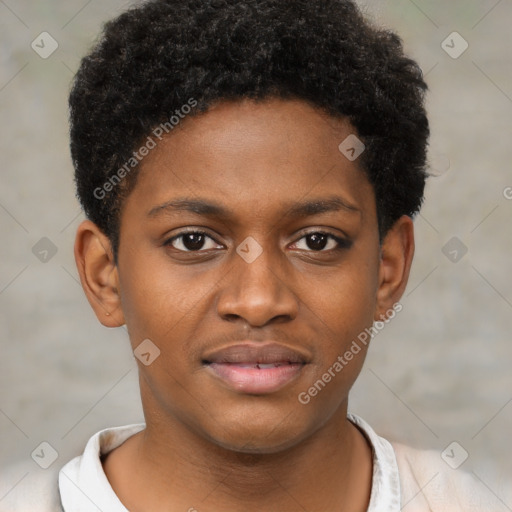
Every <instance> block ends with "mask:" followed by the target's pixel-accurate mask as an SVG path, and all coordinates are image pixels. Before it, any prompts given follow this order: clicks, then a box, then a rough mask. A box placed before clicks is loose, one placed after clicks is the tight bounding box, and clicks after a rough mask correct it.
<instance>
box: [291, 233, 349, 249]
mask: <svg viewBox="0 0 512 512" xmlns="http://www.w3.org/2000/svg"><path fill="white" fill-rule="evenodd" d="M301 240H305V241H306V242H305V244H304V245H305V246H306V247H305V248H304V247H302V248H301V247H299V249H304V250H307V251H313V252H328V251H330V250H340V249H348V248H349V247H350V246H351V242H350V241H349V240H346V239H343V238H340V237H338V236H335V235H333V234H331V233H324V232H322V231H315V232H312V233H308V234H306V235H305V236H303V237H302V238H301V239H300V240H299V242H300V241H301ZM299 242H296V243H295V245H298V244H299Z"/></svg>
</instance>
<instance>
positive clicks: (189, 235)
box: [164, 231, 222, 252]
mask: <svg viewBox="0 0 512 512" xmlns="http://www.w3.org/2000/svg"><path fill="white" fill-rule="evenodd" d="M207 239H209V240H211V241H212V242H214V243H217V242H216V241H215V240H214V239H213V238H212V237H211V236H210V235H208V233H206V232H204V231H182V232H181V233H178V234H177V235H175V236H173V237H172V238H169V240H166V242H165V243H164V245H165V246H171V247H172V248H173V249H176V250H178V251H181V252H202V251H201V249H202V248H203V246H204V244H205V242H206V241H207ZM175 242H177V243H176V244H175ZM176 246H178V247H176ZM221 248H222V246H221ZM209 249H215V247H207V248H206V249H204V250H209Z"/></svg>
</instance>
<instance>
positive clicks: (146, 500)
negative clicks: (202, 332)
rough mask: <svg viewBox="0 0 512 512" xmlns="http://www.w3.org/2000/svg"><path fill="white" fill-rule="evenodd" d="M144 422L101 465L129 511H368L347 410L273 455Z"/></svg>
mask: <svg viewBox="0 0 512 512" xmlns="http://www.w3.org/2000/svg"><path fill="white" fill-rule="evenodd" d="M146 418H147V419H148V421H147V424H148V427H147V428H146V429H145V430H144V431H142V432H140V433H139V434H137V435H136V436H133V437H132V438H130V439H129V440H128V441H127V442H126V443H124V444H123V445H121V447H119V448H118V449H117V450H115V451H114V452H112V456H110V457H108V458H107V460H106V461H105V464H104V466H105V472H106V473H107V477H108V478H109V480H110V481H111V484H112V487H113V488H114V491H115V492H116V493H117V494H118V496H119V498H120V499H121V501H123V503H124V504H125V506H127V508H129V510H134V511H139V510H140V511H144V510H157V509H166V510H173V511H174V510H192V511H193V510H195V509H196V510H197V511H198V512H201V511H202V510H206V509H207V510H208V511H211V512H214V511H215V512H216V511H221V510H244V511H246V512H252V511H254V512H256V511H258V512H259V511H261V510H280V511H282V512H287V511H296V510H300V509H305V510H308V511H311V512H316V511H324V510H333V511H335V510H343V511H344V512H345V511H346V512H363V511H365V510H367V507H368V501H369V497H370V489H371V478H372V477H371V475H372V454H371V449H370V447H369V445H368V443H367V441H366V439H365V438H364V436H363V435H362V433H361V432H359V430H358V429H357V428H356V427H355V426H354V425H352V424H351V423H350V422H349V421H348V420H347V418H346V404H345V406H344V407H340V410H339V411H338V412H337V413H336V414H335V415H334V416H333V417H332V418H331V419H330V420H329V421H328V422H327V424H325V425H324V426H323V427H322V428H321V429H319V430H318V431H317V432H315V433H313V434H311V435H309V436H307V437H306V438H305V439H303V440H302V441H299V442H297V443H296V444H295V445H294V446H292V447H290V448H288V449H286V450H282V451H279V452H276V453H241V452H239V451H234V450H229V449H226V448H223V447H221V446H218V445H217V444H215V443H213V442H212V441H210V440H207V439H204V438H203V437H201V436H199V435H197V434H195V433H194V432H191V430H190V429H188V428H187V427H186V426H185V425H184V424H183V423H181V422H178V421H175V422H173V423H172V424H169V422H168V418H165V419H166V421H165V422H164V421H163V419H162V417H161V416H160V417H159V418H158V417H153V418H148V416H146ZM159 420H160V421H159ZM123 447H124V448H123ZM116 453H117V455H116ZM130 468H135V473H136V478H133V477H130V475H129V473H130V471H131V470H130ZM132 476H133V475H132ZM134 482H135V484H134ZM150 502H151V503H150ZM164 505H165V506H164Z"/></svg>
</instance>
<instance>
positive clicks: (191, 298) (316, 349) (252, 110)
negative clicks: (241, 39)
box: [75, 99, 414, 512]
mask: <svg viewBox="0 0 512 512" xmlns="http://www.w3.org/2000/svg"><path fill="white" fill-rule="evenodd" d="M353 133H354V134H355V133H356V131H355V129H354V128H353V127H352V126H351V125H350V124H349V122H348V121H346V120H342V119H334V118H332V117H330V116H328V115H327V114H325V113H323V112H321V111H320V110H318V109H316V108H313V107H312V106H310V105H308V104H306V103H305V102H302V101H298V100H287V101H285V100H280V99H270V100H266V101H264V102H260V103H255V102H252V101H249V100H247V101H241V102H221V103H219V104H217V105H216V106H215V107H212V108H211V109H210V110H209V111H208V112H206V113H205V114H202V115H200V116H195V117H190V118H188V119H185V120H184V121H183V122H182V123H181V125H180V126H179V127H178V128H177V129H176V130H174V131H173V132H172V133H171V134H170V135H168V136H167V138H165V139H164V140H163V141H162V142H161V143H159V145H158V146H157V148H155V149H154V150H153V151H152V152H151V153H150V154H149V155H148V156H147V157H146V158H145V159H144V160H143V162H142V163H141V170H140V174H139V177H138V181H137V184H136V186H135V188H134V190H133V191H132V192H131V194H130V196H129V197H128V198H127V200H126V202H125V204H124V206H123V210H122V213H121V229H120V245H119V258H118V264H117V265H116V264H115V262H114V259H113V256H112V248H111V246H110V242H109V240H108V239H107V238H106V237H105V235H104V234H103V233H102V232H101V231H100V230H99V229H98V228H97V226H96V225H95V224H93V223H92V222H90V221H84V222H83V223H82V224H81V225H80V226H79V228H78V231H77V236H76V244H75V257H76V261H77V266H78V270H79V273H80V278H81V282H82V285H83V288H84V290H85V293H86V295H87V297H88V300H89V302H90V304H91V306H92V307H93V309H94V311H95V313H96V315H97V317H98V319H99V321H100V322H101V323H102V324H103V325H105V326H108V327H117V326H120V325H122V324H124V323H126V325H127V328H128V332H129V335H130V340H131V344H132V348H133V349H135V348H136V347H137V346H138V345H139V344H140V343H141V342H142V341H143V340H145V339H147V338H149V339H150V340H152V342H153V343H154V344H155V345H156V346H157V347H158V348H159V349H160V356H159V357H158V358H157V359H155V360H154V362H152V363H151V364H150V365H148V366H145V365H143V364H142V363H141V362H140V361H138V360H137V363H138V366H139V376H140V389H141V397H142V404H143V408H144V414H145V419H146V424H147V428H146V429H145V430H143V431H142V432H141V433H139V434H137V435H135V436H133V437H131V438H130V439H129V440H128V441H126V442H125V443H124V444H122V445H121V446H120V447H118V448H117V449H115V450H113V451H112V452H111V453H110V454H109V455H108V456H107V457H106V458H105V460H104V461H103V465H104V469H105V473H106V475H107V477H108V479H109V481H110V483H111V485H112V487H113V489H114V491H115V492H116V494H117V495H118V496H119V499H120V500H121V501H122V502H123V504H124V505H125V506H126V507H127V508H128V509H129V510H130V511H134V512H138V511H151V510H169V511H186V510H189V509H191V508H195V509H196V510H198V511H199V512H201V511H203V510H207V511H209V512H217V511H226V510H228V511H239V510H244V511H246V512H252V511H258V512H259V511H261V510H279V511H283V512H286V511H294V512H295V511H297V510H307V511H310V512H316V511H318V512H320V511H325V510H343V511H345V512H362V511H364V510H366V509H367V507H368V502H369V498H370V491H371V480H372V454H371V449H370V447H369V445H368V443H367V441H366V438H365V437H364V436H363V435H362V433H361V432H360V431H359V430H358V429H357V428H356V427H355V426H354V425H353V424H352V423H350V422H349V421H348V420H347V418H346V415H347V403H348V395H349V390H350V388H351V387H352V385H353V383H354V381H355V380H356V378H357V376H358V375H359V373H360V370H361V367H362V364H363V362H364V358H365V356H366V349H365V348H364V347H363V350H361V352H359V354H357V355H356V356H354V358H353V360H352V361H350V363H349V364H348V365H347V366H345V367H344V369H343V371H341V372H339V373H337V374H336V377H335V378H333V379H332V380H331V382H329V383H328V384H327V385H326V386H325V388H324V389H323V390H322V391H321V392H319V393H318V395H317V396H315V397H313V398H312V399H311V401H310V403H308V404H307V405H303V404H301V403H300V402H299V400H298V395H299V393H301V392H304V391H307V390H308V388H310V387H311V386H312V385H313V383H314V382H315V381H317V380H318V379H320V378H321V376H322V374H323V373H324V372H325V371H326V370H327V369H328V368H329V367H331V366H332V365H333V363H334V362H335V361H336V359H337V357H338V356H339V355H342V354H344V353H345V352H346V350H348V348H349V347H350V346H351V344H352V341H353V340H355V339H356V338H357V336H358V334H359V333H361V332H362V331H364V329H365V328H369V327H371V325H372V323H373V321H374V320H380V319H382V316H383V315H385V313H386V312H387V311H389V310H391V308H392V306H393V304H395V303H396V302H398V301H399V299H400V297H401V296H402V294H403V292H404V289H405V286H406V284H407V279H408V276H409V270H410V265H411V261H412V258H413V253H414V236H413V225H412V221H411V219H410V218H409V217H407V216H404V217H402V218H400V219H399V220H398V221H397V222H396V223H395V225H394V226H393V228H392V229H391V230H390V231H389V232H388V233H387V235H386V237H385V239H384V240H383V242H382V244H381V245H380V244H379V236H378V223H377V215H376V204H375V196H374V191H373V187H372V186H371V184H370V182H369V181H368V179H367V177H366V176H365V174H364V172H363V171H362V170H361V168H360V167H359V165H358V161H357V160H356V161H354V162H351V161H349V160H348V159H347V158H345V156H344V155H343V154H341V153H340V151H339V150H338V145H339V144H340V143H341V142H342V141H343V140H344V139H345V138H346V137H347V136H348V135H350V134H353ZM333 196H336V197H338V198H341V199H342V200H343V201H344V202H345V203H346V204H347V205H349V206H350V208H341V209H339V210H337V211H328V212H324V213H318V214H315V215H311V216H303V217H299V216H297V215H289V214H287V212H289V210H290V207H292V206H294V205H296V204H297V203H300V202H304V201H312V200H319V199H325V198H332V197H333ZM183 197H188V198H192V199H203V200H206V201H209V202H214V203H217V204H219V205H222V206H223V207H224V208H226V209H227V210H229V212H230V213H229V215H228V216H227V217H211V216H206V215H200V214H197V213H193V212H189V211H171V210H170V209H160V210H158V213H157V214H155V215H153V216H148V212H150V211H151V210H152V209H154V208H155V207H157V206H159V205H162V204H164V203H166V202H169V201H172V200H176V199H178V198H183ZM184 228H186V229H189V228H191V229H193V230H196V229H200V230H202V231H206V232H207V235H208V236H207V237H205V238H204V239H203V243H202V244H201V243H200V242H201V239H199V243H197V241H196V245H195V246H194V245H191V244H190V243H189V244H188V245H186V243H185V239H184V238H183V237H182V238H178V239H175V240H174V241H173V242H169V243H168V244H167V245H166V241H169V239H170V238H172V237H174V236H176V235H177V234H180V233H182V232H183V229H184ZM318 232H328V233H329V234H330V235H334V236H337V237H340V238H341V239H344V240H348V241H349V242H348V243H347V244H345V245H343V246H342V247H341V248H340V249H339V250H336V247H337V246H338V244H337V243H336V241H335V240H334V239H331V238H326V239H325V241H324V242H323V243H322V241H321V240H320V242H318V240H316V243H315V239H314V237H313V239H312V237H311V236H306V235H312V234H314V233H318ZM249 236H250V237H252V238H254V239H255V240H256V241H257V242H258V244H259V246H260V247H261V249H262V251H263V252H262V253H261V255H260V256H259V257H258V258H257V259H255V260H254V261H253V262H251V263H248V262H247V261H245V260H244V259H243V258H241V257H240V255H239V254H238V253H237V252H236V249H237V247H238V246H240V244H242V242H243V241H244V240H245V239H246V238H247V237H249ZM210 237H211V238H210ZM194 247H196V248H199V251H200V252H198V251H197V250H196V251H195V252H194V251H190V248H192V249H193V248H194ZM187 249H189V252H186V250H187ZM241 340H255V341H258V342H261V341H263V340H275V341H277V342H279V343H282V344H284V345H286V346H288V347H294V348H296V349H298V350H300V351H301V353H303V354H306V355H307V356H308V360H309V363H308V364H306V365H305V366H304V367H303V369H302V370H301V372H300V374H299V375H298V376H297V378H295V379H294V380H292V381H291V382H289V383H288V384H287V385H286V386H285V387H284V388H282V389H280V390H279V391H277V392H275V393H270V394H267V395H254V394H247V393H240V392H237V391H236V390H233V389H232V388H229V387H228V386H226V385H225V384H224V382H222V381H221V380H220V379H218V378H216V377H215V376H214V375H212V373H211V372H210V371H208V369H207V368H206V367H205V366H204V365H203V361H202V358H203V357H204V354H205V353H207V352H208V351H212V350H214V349H216V348H219V347H227V346H229V345H231V344H234V343H235V342H236V341H241Z"/></svg>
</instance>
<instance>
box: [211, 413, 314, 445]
mask: <svg viewBox="0 0 512 512" xmlns="http://www.w3.org/2000/svg"><path fill="white" fill-rule="evenodd" d="M315 426H316V421H315V425H307V424H306V423H305V422H304V419H302V418H298V417H297V416H296V415H293V414H290V415H288V416H287V415H286V414H285V415H283V414H282V413H281V414H280V415H273V416H272V415H270V416H265V415H263V414H254V413H253V414H250V415H246V416H244V417H241V418H240V417H238V418H237V419H236V420H233V421H229V415H226V416H224V417H223V418H222V421H219V422H218V423H217V422H216V423H215V425H213V427H214V430H213V431H210V433H209V434H207V437H208V439H209V440H210V441H211V442H213V443H214V444H216V445H218V446H219V447H221V448H224V449H226V450H229V451H233V452H237V453H245V454H261V455H263V454H273V453H278V452H282V451H284V450H287V449H289V448H292V447H293V446H296V445H298V444H300V443H301V442H302V441H303V440H304V439H306V438H307V437H308V435H310V434H311V433H313V432H314V431H315V430H316V429H315Z"/></svg>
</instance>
